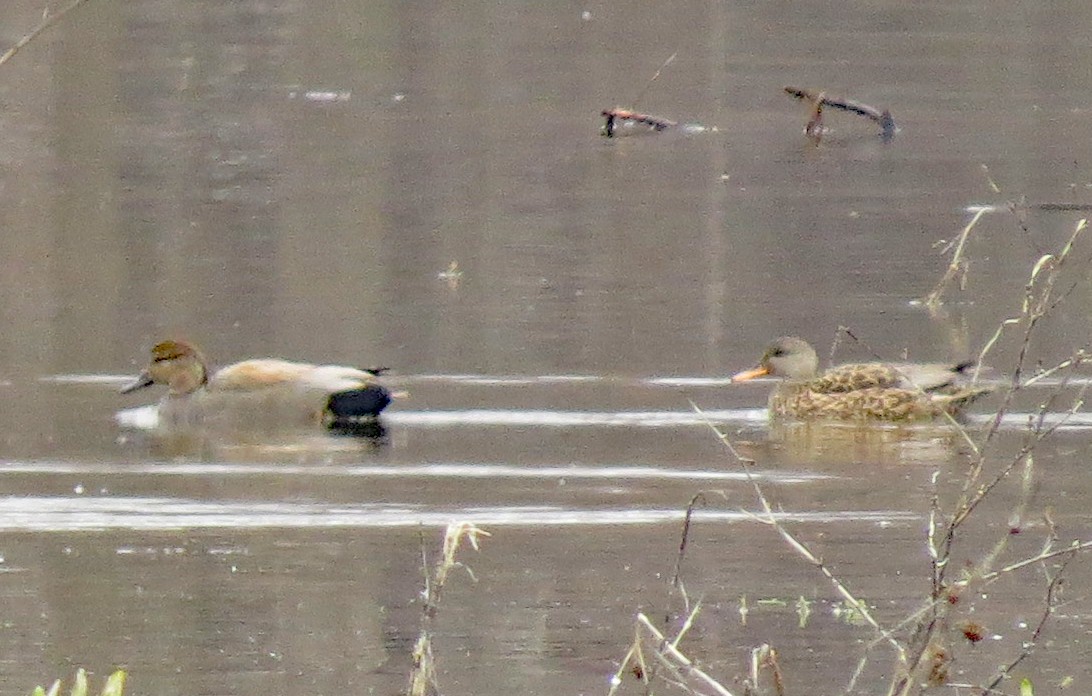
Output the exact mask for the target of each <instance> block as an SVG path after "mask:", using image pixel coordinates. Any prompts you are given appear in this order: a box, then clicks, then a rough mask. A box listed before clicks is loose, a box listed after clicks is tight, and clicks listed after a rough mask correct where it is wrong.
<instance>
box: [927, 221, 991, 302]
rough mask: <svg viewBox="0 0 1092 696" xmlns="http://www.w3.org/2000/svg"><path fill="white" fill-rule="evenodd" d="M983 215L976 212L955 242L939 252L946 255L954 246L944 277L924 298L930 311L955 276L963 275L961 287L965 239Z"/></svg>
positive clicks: (965, 271) (965, 265)
mask: <svg viewBox="0 0 1092 696" xmlns="http://www.w3.org/2000/svg"><path fill="white" fill-rule="evenodd" d="M985 214H986V211H985V209H982V210H979V211H977V212H976V213H975V214H974V217H973V218H971V221H970V222H968V223H967V225H966V226H965V227H964V228H963V231H962V232H960V233H959V236H957V237H956V239H955V241H954V242H949V244H948V245H947V246H946V247H944V249H943V250H942V251H941V253H948V250H949V249H951V248H952V245H953V244H954V245H955V251H953V252H952V259H951V261H949V262H948V268H947V270H945V271H944V275H943V276H942V277H941V279H940V282H938V283H937V284H936V287H934V288H933V290H932V292H930V293H929V294H928V295H927V296H926V297H925V300H924V302H925V306H926V307H927V308H928V309H929V310H930V311H933V310H936V308H937V307H939V306H940V305H941V301H940V298H941V296H942V295H943V294H944V290H945V289H946V288H947V287H948V284H949V283H951V282H952V280H953V279H954V278H955V277H956V276H957V275H960V274H963V278H964V280H962V281H960V287H962V286H963V283H964V282H965V280H966V274H967V263H966V261H964V260H963V248H964V246H966V244H967V238H968V237H969V236H970V234H971V230H973V229H974V226H975V225H977V224H978V221H979V220H981V219H982V216H983V215H985Z"/></svg>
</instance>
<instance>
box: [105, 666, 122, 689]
mask: <svg viewBox="0 0 1092 696" xmlns="http://www.w3.org/2000/svg"><path fill="white" fill-rule="evenodd" d="M124 690H125V670H123V669H119V670H117V671H116V672H114V673H113V674H111V675H110V678H109V679H107V680H106V686H104V687H102V696H122V693H121V692H122V691H124Z"/></svg>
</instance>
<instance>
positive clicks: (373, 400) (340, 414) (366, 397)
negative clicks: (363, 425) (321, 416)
mask: <svg viewBox="0 0 1092 696" xmlns="http://www.w3.org/2000/svg"><path fill="white" fill-rule="evenodd" d="M390 402H391V393H390V392H389V391H387V389H386V388H384V387H382V386H380V385H378V384H369V385H368V386H366V387H361V388H359V389H350V390H347V391H343V392H337V393H336V394H331V395H330V401H329V403H328V404H327V406H326V408H327V410H329V412H330V415H331V416H333V420H334V422H335V423H337V422H338V421H354V420H360V419H362V418H375V417H376V416H378V415H379V412H380V411H382V410H383V409H385V408H386V407H387V404H389V403H390Z"/></svg>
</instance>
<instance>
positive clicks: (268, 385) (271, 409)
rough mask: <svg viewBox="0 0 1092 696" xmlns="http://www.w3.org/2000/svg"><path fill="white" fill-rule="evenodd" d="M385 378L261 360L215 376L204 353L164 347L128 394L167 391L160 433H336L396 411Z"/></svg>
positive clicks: (175, 344)
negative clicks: (313, 427) (190, 429)
mask: <svg viewBox="0 0 1092 696" xmlns="http://www.w3.org/2000/svg"><path fill="white" fill-rule="evenodd" d="M381 371H382V370H381V369H374V370H358V369H356V368H352V367H342V366H340V365H309V364H306V363H297V362H288V361H285V360H276V359H260V360H245V361H243V362H238V363H235V364H234V365H228V366H227V367H224V368H222V369H220V370H218V371H216V372H215V373H213V374H211V375H210V374H209V373H208V368H207V367H206V365H205V359H204V356H202V355H201V352H200V351H199V350H197V348H195V347H194V346H192V345H190V344H189V343H186V342H184V341H163V342H162V343H159V344H157V345H156V346H155V347H154V348H152V360H151V364H150V365H149V366H148V367H147V368H146V369H145V370H144V371H143V372H141V373H140V376H139V377H137V379H136V380H135V381H134V382H132V383H131V384H129V385H127V386H126V387H124V388H123V389H122V390H121V391H122V393H123V394H127V393H129V392H132V391H136V390H137V389H141V388H143V387H147V386H151V385H152V384H164V385H166V386H167V394H166V395H165V396H164V397H163V399H162V400H161V401H160V402H159V406H158V413H157V416H158V418H157V421H158V424H159V425H160V426H161V427H168V428H170V427H172V426H173V427H177V426H196V425H227V426H236V427H243V428H254V427H257V428H269V427H277V426H293V425H307V424H315V423H322V424H324V425H327V426H330V427H335V428H336V427H341V426H343V425H344V424H346V423H354V422H358V421H368V420H374V419H375V417H376V416H377V415H379V412H380V411H382V410H383V409H384V408H386V406H387V404H389V403H390V400H391V394H390V392H389V391H388V390H387V389H386V388H385V387H384V386H383V385H381V384H379V381H378V379H377V375H378V374H379V373H380V372H381Z"/></svg>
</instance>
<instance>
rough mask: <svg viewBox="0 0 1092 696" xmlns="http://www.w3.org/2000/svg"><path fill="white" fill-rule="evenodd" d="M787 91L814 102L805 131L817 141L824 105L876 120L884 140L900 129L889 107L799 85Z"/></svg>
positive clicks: (798, 97) (889, 138)
mask: <svg viewBox="0 0 1092 696" xmlns="http://www.w3.org/2000/svg"><path fill="white" fill-rule="evenodd" d="M785 93H786V94H788V95H789V96H792V97H795V98H797V99H804V100H807V101H809V102H811V103H812V105H813V106H812V116H811V119H810V120H809V121H808V124H807V126H806V127H805V129H804V133H805V134H806V135H807V136H808V137H809V138H812V139H813V140H816V141H818V138H819V135H818V134H819V133H821V131H822V115H823V107H825V106H829V107H831V108H833V109H841V110H842V111H850V112H852V113H855V114H860V115H861V116H864V117H865V118H867V119H869V120H871V121H874V122H876V123H877V124H879V126H880V136H881V137H882V138H883V140H884V142H887V141H889V140H891V139H892V138H894V137H895V133H896V132H897V131H898V129H899V128H898V126H896V125H895V119H894V118H892V116H891V112H890V111H888V110H887V109H883V110H880V109H877V108H876V107H874V106H869V105H868V104H864V103H862V102H859V101H853V100H852V99H839V98H836V97H829V96H827V93H826V92H813V91H811V90H807V89H801V88H799V87H786V88H785Z"/></svg>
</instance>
